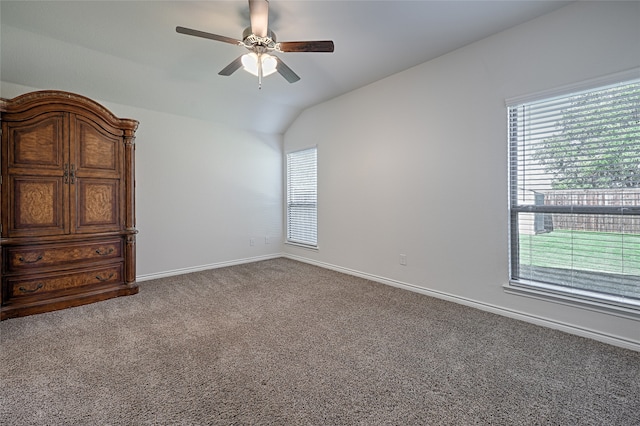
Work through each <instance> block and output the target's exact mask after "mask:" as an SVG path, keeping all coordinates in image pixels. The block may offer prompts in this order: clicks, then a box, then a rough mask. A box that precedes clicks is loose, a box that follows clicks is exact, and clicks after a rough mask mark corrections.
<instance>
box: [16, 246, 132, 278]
mask: <svg viewBox="0 0 640 426" xmlns="http://www.w3.org/2000/svg"><path fill="white" fill-rule="evenodd" d="M121 257H122V239H111V240H105V241H94V242H83V243H77V242H72V243H64V244H53V245H33V246H20V247H9V248H8V249H7V270H8V272H14V271H23V270H26V269H29V270H33V269H34V268H35V269H37V268H50V267H54V268H55V267H57V266H62V265H64V266H67V265H70V264H76V265H77V264H81V263H83V262H95V261H98V260H105V259H117V258H121Z"/></svg>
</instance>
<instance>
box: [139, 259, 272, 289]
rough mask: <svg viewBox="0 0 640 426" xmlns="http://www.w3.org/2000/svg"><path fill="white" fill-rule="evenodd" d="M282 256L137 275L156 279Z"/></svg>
mask: <svg viewBox="0 0 640 426" xmlns="http://www.w3.org/2000/svg"><path fill="white" fill-rule="evenodd" d="M279 257H282V254H281V253H276V254H268V255H264V256H256V257H247V258H245V259H235V260H228V261H224V262H217V263H210V264H208V265H200V266H191V267H189V268H181V269H173V270H170V271H163V272H156V273H153V274H143V275H138V276H136V281H137V282H142V281H149V280H155V279H158V278H166V277H174V276H176V275H183V274H190V273H192V272H200V271H206V270H209V269H218V268H225V267H227V266H234V265H242V264H244V263H253V262H260V261H263V260H271V259H277V258H279Z"/></svg>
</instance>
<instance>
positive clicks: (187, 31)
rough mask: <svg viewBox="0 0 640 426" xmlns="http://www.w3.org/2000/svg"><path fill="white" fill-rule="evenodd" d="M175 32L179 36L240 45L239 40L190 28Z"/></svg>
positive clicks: (178, 28)
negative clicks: (184, 35)
mask: <svg viewBox="0 0 640 426" xmlns="http://www.w3.org/2000/svg"><path fill="white" fill-rule="evenodd" d="M176 32H179V33H180V34H186V35H191V36H196V37H202V38H208V39H209V40H216V41H222V42H224V43H230V44H240V43H241V41H240V40H236V39H235V38H231V37H225V36H221V35H217V34H211V33H205V32H204V31H198V30H192V29H191V28H185V27H176Z"/></svg>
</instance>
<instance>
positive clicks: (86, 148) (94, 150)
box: [70, 115, 124, 233]
mask: <svg viewBox="0 0 640 426" xmlns="http://www.w3.org/2000/svg"><path fill="white" fill-rule="evenodd" d="M115 132H117V129H111V128H110V127H109V126H108V125H107V124H106V123H102V122H99V121H92V120H90V119H88V118H85V117H80V116H75V115H72V116H71V135H72V137H71V161H72V167H73V168H74V180H73V182H72V185H71V188H70V189H71V202H72V207H71V211H72V221H71V222H72V224H73V225H72V226H73V229H72V232H74V233H92V232H108V231H119V230H121V229H122V217H123V215H124V213H123V212H122V211H121V203H120V200H121V198H122V194H121V192H120V191H121V186H120V181H121V174H122V173H121V168H122V166H121V163H122V160H121V158H122V149H123V142H122V136H121V135H118V134H115Z"/></svg>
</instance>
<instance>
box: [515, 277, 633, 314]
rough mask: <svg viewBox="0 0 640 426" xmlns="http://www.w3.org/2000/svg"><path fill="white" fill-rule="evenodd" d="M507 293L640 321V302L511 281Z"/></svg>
mask: <svg viewBox="0 0 640 426" xmlns="http://www.w3.org/2000/svg"><path fill="white" fill-rule="evenodd" d="M503 289H504V291H505V292H506V293H509V294H515V295H518V296H524V297H532V298H534V299H538V300H545V301H549V302H555V303H560V304H563V305H567V306H573V307H578V308H582V309H587V310H591V311H596V312H600V313H604V314H608V315H614V316H618V317H622V318H627V319H632V320H640V301H636V300H632V299H627V298H623V297H617V296H609V295H601V294H596V293H592V292H588V291H583V290H572V291H567V290H566V289H564V288H562V287H558V286H553V285H548V284H542V283H537V282H528V281H510V282H509V284H505V285H504V286H503Z"/></svg>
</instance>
